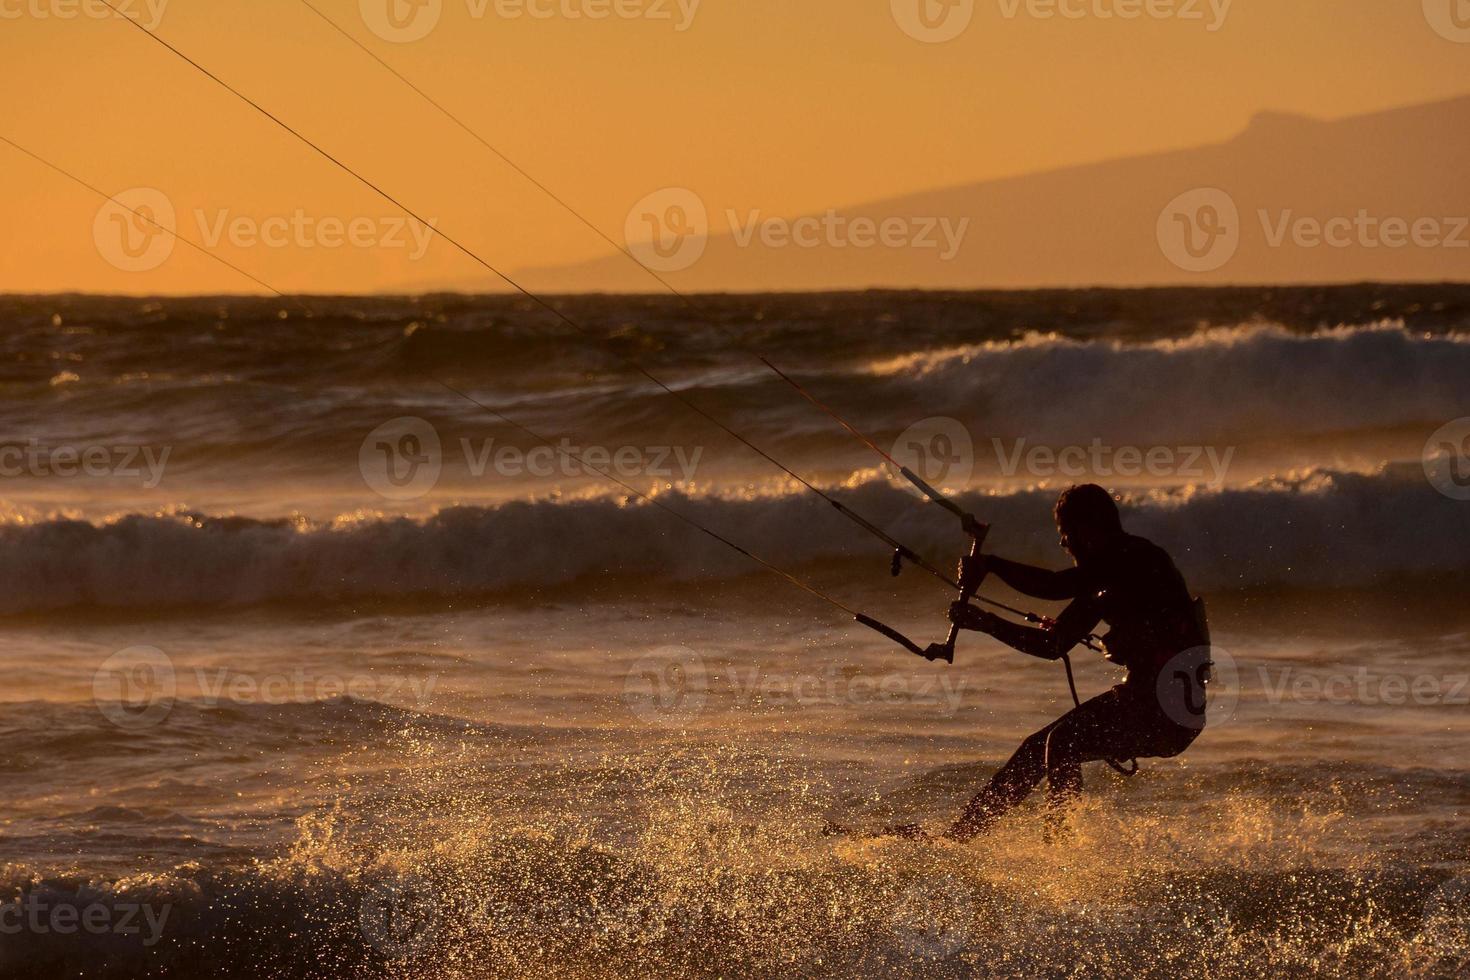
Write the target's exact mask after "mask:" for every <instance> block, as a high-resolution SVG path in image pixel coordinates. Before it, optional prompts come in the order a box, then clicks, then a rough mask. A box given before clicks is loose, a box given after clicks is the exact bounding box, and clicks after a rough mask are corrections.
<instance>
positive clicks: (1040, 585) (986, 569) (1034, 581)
mask: <svg viewBox="0 0 1470 980" xmlns="http://www.w3.org/2000/svg"><path fill="white" fill-rule="evenodd" d="M986 575H994V576H995V577H996V578H998V579H1000V580H1001V581H1002V582H1004V583H1005V584H1006V585H1009V586H1010V587H1011V588H1013V589H1015V590H1016V591H1017V592H1023V593H1025V594H1026V595H1029V596H1034V597H1035V598H1037V599H1047V600H1049V601H1051V602H1061V601H1062V600H1063V599H1075V598H1077V597H1078V596H1079V595H1081V594H1082V573H1081V571H1079V570H1078V569H1077V568H1075V567H1073V568H1067V569H1063V570H1062V571H1060V572H1054V571H1052V570H1051V569H1049V568H1037V567H1036V566H1035V565H1023V564H1021V563H1020V562H1018V561H1010V560H1008V559H1005V558H998V557H996V556H995V555H980V556H978V557H975V558H966V559H964V561H963V562H961V564H960V580H961V582H963V583H966V584H968V583H970V582H979V581H980V580H981V579H983V578H984V577H985V576H986Z"/></svg>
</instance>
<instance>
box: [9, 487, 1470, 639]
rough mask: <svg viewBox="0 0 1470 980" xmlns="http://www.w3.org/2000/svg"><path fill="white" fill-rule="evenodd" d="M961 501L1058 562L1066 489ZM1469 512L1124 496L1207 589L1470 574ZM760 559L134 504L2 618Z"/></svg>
mask: <svg viewBox="0 0 1470 980" xmlns="http://www.w3.org/2000/svg"><path fill="white" fill-rule="evenodd" d="M839 495H840V496H841V497H842V498H843V499H844V500H845V501H846V502H847V503H848V504H849V505H851V506H853V507H854V508H855V509H857V510H858V511H859V512H861V513H863V514H864V515H866V516H868V517H869V518H871V519H873V520H875V521H876V522H877V523H878V524H880V525H881V526H883V527H885V528H888V529H889V530H890V531H891V532H892V533H894V534H895V535H896V536H897V537H898V538H899V539H900V540H903V541H905V542H907V543H910V544H911V545H912V546H914V547H916V548H917V549H919V550H920V551H921V552H924V553H928V554H930V555H934V556H945V555H950V554H951V553H952V552H953V551H954V548H955V539H956V534H957V532H956V530H955V528H954V527H953V526H952V520H947V519H945V517H944V515H943V514H942V512H939V511H938V509H937V508H934V507H932V506H928V505H926V504H924V503H922V502H921V501H919V500H918V499H916V498H915V496H913V495H912V494H910V493H909V492H907V491H905V490H902V489H899V488H897V487H895V486H894V485H892V484H890V483H889V482H887V481H886V480H883V479H881V478H874V479H869V480H868V481H866V482H861V483H855V484H854V485H852V486H849V487H846V488H843V489H842V490H841V491H840V493H839ZM659 499H660V501H661V502H662V503H664V504H666V505H667V506H668V507H671V508H673V509H675V510H677V511H679V512H680V513H682V514H686V515H688V516H690V517H692V518H693V519H695V520H697V521H699V522H701V523H703V524H705V525H707V526H709V527H711V528H713V529H715V530H718V531H721V532H722V533H727V534H728V535H730V536H731V537H732V538H733V539H734V540H736V541H737V542H739V543H740V544H742V545H745V546H747V547H749V548H751V549H753V550H754V551H756V552H757V553H759V554H761V555H762V556H763V557H766V558H768V559H770V560H772V561H774V562H776V563H778V564H780V565H783V566H787V567H791V568H799V567H801V566H803V565H807V564H810V563H814V562H834V561H835V562H841V561H844V560H861V561H862V562H864V563H867V564H871V562H872V560H873V557H874V551H873V542H872V541H871V540H870V539H869V538H867V537H866V536H864V535H862V534H861V533H860V532H858V531H857V530H856V529H854V528H853V526H852V525H851V524H850V523H848V522H847V521H846V520H845V519H843V518H842V517H840V516H839V515H837V514H836V513H835V512H833V511H831V509H830V508H828V507H827V506H826V505H825V504H822V503H821V502H820V501H819V500H817V499H816V498H815V497H813V496H811V495H808V494H804V493H800V492H798V491H797V490H795V489H792V490H789V491H787V492H772V493H768V494H764V495H754V496H738V497H732V496H722V495H709V496H698V495H685V494H681V493H677V492H671V493H665V494H663V495H662V496H661V497H660V498H659ZM961 500H962V501H963V502H964V503H965V505H966V506H967V507H969V508H970V509H972V510H973V511H974V512H976V513H977V514H980V515H983V516H984V517H985V518H986V519H988V520H990V521H991V522H993V524H994V525H995V527H996V532H995V535H994V536H993V539H992V547H993V548H994V549H995V550H996V551H997V552H999V553H1002V554H1007V555H1010V556H1014V557H1016V558H1019V559H1023V560H1030V561H1034V562H1036V563H1039V564H1048V565H1056V564H1058V562H1059V560H1060V559H1061V555H1060V553H1059V552H1058V551H1057V549H1056V538H1055V531H1054V529H1053V528H1052V525H1051V521H1050V508H1051V505H1052V503H1053V501H1054V491H1051V490H1040V489H1036V490H1027V491H1022V492H1017V493H1011V494H997V495H979V494H972V495H967V496H962V497H961ZM1464 507H1465V505H1464V504H1463V503H1461V502H1458V501H1455V500H1452V499H1450V498H1448V497H1446V496H1444V495H1443V494H1441V493H1440V492H1438V491H1437V490H1436V489H1435V488H1434V486H1433V485H1431V484H1430V482H1429V481H1428V480H1427V479H1426V478H1425V474H1424V472H1423V470H1422V468H1421V467H1419V466H1417V465H1416V466H1407V465H1405V466H1398V467H1386V468H1384V469H1382V470H1381V471H1379V472H1377V473H1372V474H1357V473H1342V472H1331V471H1316V472H1312V473H1308V474H1304V475H1301V476H1296V477H1291V478H1278V479H1273V480H1266V481H1261V482H1257V483H1254V484H1251V485H1248V486H1244V487H1238V488H1225V489H1215V490H1207V489H1200V488H1194V489H1188V490H1181V491H1155V492H1147V493H1139V494H1136V495H1134V496H1132V497H1131V498H1128V507H1127V514H1126V520H1127V523H1128V524H1129V527H1130V529H1132V530H1134V531H1135V532H1136V533H1140V534H1143V535H1144V536H1146V537H1149V538H1152V539H1153V540H1155V541H1157V542H1158V543H1160V544H1161V545H1163V546H1164V547H1165V548H1167V549H1169V550H1170V551H1171V552H1172V553H1173V554H1174V555H1176V558H1177V560H1178V561H1179V563H1180V565H1181V567H1182V568H1183V570H1184V571H1185V573H1186V575H1187V576H1188V577H1189V579H1190V581H1191V584H1192V585H1193V586H1194V587H1195V588H1197V589H1201V590H1205V591H1214V590H1234V589H1283V590H1291V589H1330V588H1343V587H1362V586H1368V585H1372V584H1375V583H1379V582H1385V581H1390V580H1393V579H1397V578H1406V577H1427V576H1442V575H1458V574H1463V573H1465V572H1466V571H1470V521H1466V520H1465V511H1464ZM864 568H866V565H865V566H864ZM753 569H754V566H752V565H750V564H749V563H748V562H746V560H745V559H743V558H741V557H740V556H738V555H736V554H734V553H733V552H731V551H729V550H727V549H725V548H724V547H723V546H721V545H720V544H718V543H716V542H714V541H713V540H711V539H709V538H707V537H705V536H704V535H702V534H700V533H699V532H697V531H695V530H693V529H692V528H690V527H688V526H686V525H684V524H682V523H680V522H679V521H676V520H674V519H673V518H671V517H670V515H669V514H667V513H665V512H664V511H662V510H660V509H659V508H657V507H654V506H652V505H649V504H646V503H641V502H637V501H631V500H623V499H615V498H608V497H596V498H584V499H548V500H541V501H534V502H528V501H521V502H512V503H507V504H504V505H500V506H494V507H453V508H448V509H444V510H441V511H439V512H438V513H436V514H433V515H432V516H430V517H427V518H423V519H414V518H408V517H381V516H361V515H354V516H352V517H348V518H342V519H339V520H338V521H335V522H331V523H324V524H318V523H313V522H309V521H305V520H254V519H248V518H240V517H208V516H203V515H198V514H192V513H174V514H157V515H142V514H129V515H126V516H122V517H119V518H116V519H114V520H111V521H107V522H101V523H90V522H87V521H80V520H44V521H39V522H35V523H17V524H10V525H7V526H4V527H3V528H0V612H3V613H5V614H16V613H32V612H42V611H46V610H57V609H64V608H68V607H88V606H91V607H102V608H122V609H146V608H162V607H171V606H185V607H188V606H201V605H204V606H210V605H224V606H240V605H250V604H256V603H274V602H296V601H320V600H344V601H345V600H357V599H382V600H392V599H397V598H410V597H419V598H450V597H455V596H465V595H477V594H493V593H496V592H502V591H507V590H516V589H524V588H531V589H534V588H539V587H550V586H564V585H568V584H570V583H577V582H579V581H580V582H590V581H591V580H594V579H599V578H613V579H616V578H619V577H622V576H628V577H637V578H639V579H642V580H645V581H647V580H653V581H689V580H718V579H724V578H730V577H735V576H740V575H744V574H747V573H749V572H751V571H752V570H753ZM854 571H855V574H861V575H863V576H866V574H867V572H866V571H862V572H861V573H859V572H858V570H856V569H855V570H854ZM861 580H862V579H859V581H861Z"/></svg>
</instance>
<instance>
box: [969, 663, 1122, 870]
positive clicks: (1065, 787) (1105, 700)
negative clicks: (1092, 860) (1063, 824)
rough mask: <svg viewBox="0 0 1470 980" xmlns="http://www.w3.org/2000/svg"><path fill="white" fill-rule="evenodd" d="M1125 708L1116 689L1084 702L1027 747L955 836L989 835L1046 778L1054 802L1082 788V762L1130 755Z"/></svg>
mask: <svg viewBox="0 0 1470 980" xmlns="http://www.w3.org/2000/svg"><path fill="white" fill-rule="evenodd" d="M1125 727H1126V726H1125V719H1124V718H1123V713H1122V705H1121V704H1120V702H1119V700H1118V696H1117V694H1116V693H1115V692H1113V691H1108V692H1105V693H1103V694H1100V695H1098V696H1097V697H1095V698H1092V699H1091V700H1089V701H1085V702H1083V704H1082V706H1081V707H1078V708H1073V709H1072V710H1071V711H1069V712H1067V713H1066V714H1065V715H1063V716H1062V717H1061V718H1058V719H1057V720H1056V721H1054V722H1052V723H1051V724H1050V725H1047V726H1046V727H1045V728H1043V729H1041V730H1040V731H1039V732H1036V733H1034V734H1032V735H1030V736H1029V737H1027V739H1026V741H1024V742H1022V743H1021V747H1020V748H1019V749H1017V750H1016V754H1015V755H1013V756H1011V758H1010V761H1009V762H1007V763H1006V764H1005V765H1004V766H1002V767H1001V770H1000V771H999V772H997V773H996V774H995V776H994V777H993V778H992V779H991V780H990V783H989V785H987V786H986V787H985V788H984V789H982V790H981V791H980V792H979V793H976V794H975V797H974V798H973V799H972V800H970V803H969V805H968V806H966V807H965V812H964V814H963V815H962V816H961V817H960V819H959V820H958V821H956V822H955V825H954V826H953V827H952V828H950V831H949V836H950V837H951V838H952V839H954V840H959V841H966V840H969V839H970V838H972V837H975V836H977V835H979V834H983V833H985V832H986V831H987V830H989V829H990V828H991V826H993V825H994V824H995V822H996V821H997V820H999V819H1000V818H1001V816H1003V815H1004V814H1005V813H1007V812H1009V811H1010V810H1011V809H1012V808H1013V807H1015V806H1016V805H1017V804H1019V803H1020V802H1021V801H1022V800H1024V799H1025V798H1026V797H1027V796H1028V795H1030V793H1031V791H1032V790H1033V789H1035V788H1036V784H1037V783H1039V782H1041V778H1042V777H1043V776H1046V777H1047V785H1048V788H1049V789H1050V796H1051V799H1052V801H1053V802H1056V803H1061V802H1065V801H1066V800H1068V799H1070V798H1072V797H1075V796H1076V794H1077V793H1079V792H1081V790H1082V763H1084V762H1095V761H1099V760H1102V759H1109V758H1112V757H1113V756H1115V755H1119V754H1124V755H1126V754H1129V753H1128V752H1127V751H1126V748H1127V746H1126V745H1125V743H1126V742H1127V741H1128V739H1127V738H1126V737H1124V736H1125V731H1124V729H1125Z"/></svg>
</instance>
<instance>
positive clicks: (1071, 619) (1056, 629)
mask: <svg viewBox="0 0 1470 980" xmlns="http://www.w3.org/2000/svg"><path fill="white" fill-rule="evenodd" d="M949 616H950V621H951V622H953V623H955V624H957V625H958V626H959V627H960V628H961V629H969V630H977V631H979V632H981V633H988V634H990V635H991V636H993V637H995V638H996V639H997V640H999V641H1000V642H1002V643H1004V644H1005V645H1006V646H1008V647H1011V648H1013V649H1015V650H1019V651H1021V652H1022V653H1024V654H1026V655H1027V656H1031V657H1039V658H1040V659H1042V660H1059V659H1061V657H1062V655H1063V654H1065V653H1067V652H1068V651H1069V650H1071V649H1072V648H1073V647H1074V646H1076V645H1077V644H1079V643H1081V642H1082V641H1083V640H1085V639H1086V638H1087V637H1088V635H1089V634H1091V633H1092V631H1093V629H1094V628H1095V627H1096V626H1097V624H1098V623H1099V622H1101V621H1102V611H1101V608H1100V604H1099V603H1098V601H1097V598H1096V597H1095V596H1087V597H1085V598H1081V599H1076V600H1074V601H1073V602H1072V604H1071V605H1069V606H1068V607H1067V608H1066V609H1064V610H1062V614H1061V615H1060V616H1058V617H1057V622H1056V625H1055V626H1053V627H1052V628H1050V629H1035V628H1033V627H1030V626H1022V625H1020V624H1019V623H1012V622H1010V621H1009V620H1005V619H1001V618H1000V617H999V616H995V615H992V614H991V613H988V612H986V611H985V610H983V609H977V608H976V607H975V606H972V605H970V604H969V603H960V602H957V603H955V604H954V605H953V606H951V607H950V611H949Z"/></svg>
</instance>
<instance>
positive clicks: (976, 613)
mask: <svg viewBox="0 0 1470 980" xmlns="http://www.w3.org/2000/svg"><path fill="white" fill-rule="evenodd" d="M949 621H950V622H951V623H954V624H955V625H956V626H958V627H959V628H960V629H962V630H974V631H975V632H977V633H989V632H991V631H992V630H993V629H994V627H995V624H996V623H1000V622H1003V620H1001V618H1000V617H999V616H996V615H994V614H992V613H988V612H986V611H985V610H984V609H979V608H976V607H975V606H972V605H970V604H969V603H968V602H956V603H954V604H952V605H951V606H950V607H949Z"/></svg>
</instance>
